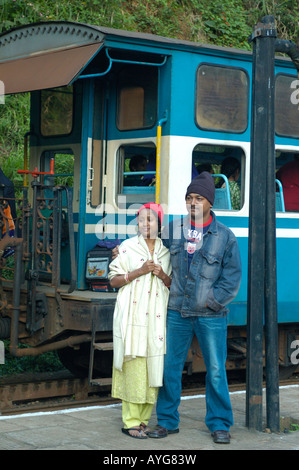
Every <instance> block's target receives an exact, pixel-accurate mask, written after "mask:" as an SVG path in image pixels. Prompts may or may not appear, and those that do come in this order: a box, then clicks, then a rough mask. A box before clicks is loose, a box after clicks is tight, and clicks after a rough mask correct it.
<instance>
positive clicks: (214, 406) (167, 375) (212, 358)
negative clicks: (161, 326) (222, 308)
mask: <svg viewBox="0 0 299 470" xmlns="http://www.w3.org/2000/svg"><path fill="white" fill-rule="evenodd" d="M166 331H167V334H166V341H167V349H166V355H165V362H164V379H163V387H161V388H160V390H159V395H158V401H157V416H158V424H159V425H160V426H163V427H165V428H166V429H170V430H173V429H177V428H178V427H179V421H180V420H179V412H178V407H179V404H180V401H181V388H182V384H181V380H182V372H183V368H184V364H185V361H186V358H187V354H188V350H189V348H190V345H191V341H192V339H193V336H194V334H196V336H197V339H198V342H199V345H200V348H201V352H202V354H203V358H204V361H205V366H206V369H207V374H206V419H205V423H206V425H207V427H208V429H209V430H210V431H211V432H213V431H216V430H226V431H228V430H229V428H230V426H232V425H233V413H232V408H231V403H230V397H229V391H228V385H227V376H226V369H225V361H226V355H227V344H226V337H227V319H226V317H211V318H207V317H185V318H183V317H182V316H181V314H180V313H179V312H176V311H174V310H168V313H167V330H166Z"/></svg>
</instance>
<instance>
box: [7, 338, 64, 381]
mask: <svg viewBox="0 0 299 470" xmlns="http://www.w3.org/2000/svg"><path fill="white" fill-rule="evenodd" d="M4 345H5V363H4V364H1V365H0V377H5V376H8V375H12V374H20V373H23V372H52V371H58V370H63V369H64V366H63V365H62V364H61V362H60V360H59V359H58V356H57V352H56V351H53V352H48V353H45V354H41V355H40V356H23V357H13V356H11V355H10V353H9V341H7V340H4ZM19 347H20V348H24V347H26V346H23V345H19Z"/></svg>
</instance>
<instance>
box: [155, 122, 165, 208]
mask: <svg viewBox="0 0 299 470" xmlns="http://www.w3.org/2000/svg"><path fill="white" fill-rule="evenodd" d="M165 114H166V113H165ZM166 121H167V117H165V118H162V119H160V120H159V121H158V125H157V150H156V196H155V202H156V204H159V203H160V168H161V134H162V124H164V123H165V122H166Z"/></svg>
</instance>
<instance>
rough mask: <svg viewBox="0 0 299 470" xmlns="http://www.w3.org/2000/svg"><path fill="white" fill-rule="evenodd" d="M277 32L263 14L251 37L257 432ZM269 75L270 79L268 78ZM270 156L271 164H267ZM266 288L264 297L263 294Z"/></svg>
mask: <svg viewBox="0 0 299 470" xmlns="http://www.w3.org/2000/svg"><path fill="white" fill-rule="evenodd" d="M275 36H276V32H275V28H274V17H272V16H266V17H264V18H263V19H262V21H261V23H258V24H257V25H256V26H255V29H254V32H253V35H252V41H253V78H252V82H253V86H252V122H251V164H250V207H249V259H248V310H247V341H248V347H247V351H248V354H247V381H246V382H247V383H246V425H247V426H248V427H249V428H251V429H256V430H259V431H262V426H263V421H262V393H263V312H264V300H265V306H267V312H268V311H269V308H272V306H273V304H272V303H271V302H270V296H271V292H270V291H269V286H270V285H271V286H273V285H274V284H273V281H274V278H273V275H272V274H273V269H272V267H271V260H270V264H268V262H269V258H270V256H273V243H272V244H271V254H270V253H269V250H268V248H267V249H265V247H266V245H267V237H270V238H271V239H272V235H273V233H272V232H274V236H275V206H274V209H273V207H272V209H271V214H270V216H268V215H267V213H268V202H267V201H268V197H270V198H271V199H272V198H274V189H273V188H274V178H273V185H272V183H271V181H270V182H269V183H267V180H268V178H269V176H268V174H270V173H271V179H272V169H273V165H274V160H273V159H274V121H273V120H274V116H273V106H274V105H273V104H272V102H273V86H274V85H273V83H274V43H275ZM270 76H271V77H273V79H270ZM270 103H271V105H270ZM270 160H271V163H270V165H269V161H270ZM272 160H273V163H272ZM267 194H270V196H267ZM273 212H274V217H273ZM273 219H274V226H273ZM266 227H267V228H266ZM274 246H275V243H274ZM274 258H275V255H274ZM266 265H267V268H266ZM275 266H276V261H275ZM270 272H271V273H272V274H271V276H270V278H271V281H269V273H270ZM275 275H276V271H275ZM275 282H276V279H275ZM266 290H267V296H266V295H265V292H266ZM275 299H276V293H275ZM268 344H269V343H268Z"/></svg>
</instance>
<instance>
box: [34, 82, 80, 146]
mask: <svg viewBox="0 0 299 470" xmlns="http://www.w3.org/2000/svg"><path fill="white" fill-rule="evenodd" d="M67 89H69V90H70V89H71V92H70V91H67ZM61 90H66V91H61ZM50 92H54V93H67V94H71V95H72V105H71V108H72V109H71V114H72V115H71V119H70V127H69V129H70V130H69V132H58V133H49V134H45V133H44V132H43V124H42V123H43V110H42V107H43V97H42V95H43V93H50ZM74 114H75V92H74V86H73V85H69V86H63V87H57V88H48V89H45V90H40V91H39V131H40V135H41V136H42V137H43V138H45V139H49V138H53V137H66V136H69V135H71V134H72V132H73V130H74Z"/></svg>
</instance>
